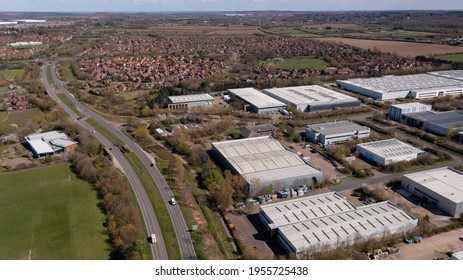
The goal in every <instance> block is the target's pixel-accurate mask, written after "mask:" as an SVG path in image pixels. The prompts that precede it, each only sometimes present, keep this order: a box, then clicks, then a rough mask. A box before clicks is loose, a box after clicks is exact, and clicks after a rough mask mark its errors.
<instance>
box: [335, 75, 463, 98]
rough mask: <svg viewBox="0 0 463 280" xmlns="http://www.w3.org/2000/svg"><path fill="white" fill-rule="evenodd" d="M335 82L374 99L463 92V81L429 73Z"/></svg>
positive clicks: (346, 88)
mask: <svg viewBox="0 0 463 280" xmlns="http://www.w3.org/2000/svg"><path fill="white" fill-rule="evenodd" d="M336 84H337V85H338V86H339V87H340V88H342V89H345V90H348V91H352V92H355V93H359V94H362V95H366V96H369V97H372V98H374V99H376V100H388V99H397V98H406V97H410V98H415V99H420V98H431V97H438V96H446V95H459V94H461V93H463V81H460V80H456V79H450V78H445V77H442V76H437V75H430V74H416V75H406V76H393V75H391V76H384V77H380V78H358V79H350V80H346V81H340V80H339V81H336Z"/></svg>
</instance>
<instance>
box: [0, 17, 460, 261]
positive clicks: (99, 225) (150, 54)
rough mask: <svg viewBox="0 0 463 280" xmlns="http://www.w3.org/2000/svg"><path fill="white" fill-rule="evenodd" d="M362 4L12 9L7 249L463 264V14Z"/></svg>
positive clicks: (5, 88)
mask: <svg viewBox="0 0 463 280" xmlns="http://www.w3.org/2000/svg"><path fill="white" fill-rule="evenodd" d="M352 13H354V14H355V16H352V15H351V14H349V17H344V16H343V13H341V12H340V13H321V14H318V13H307V14H305V13H302V12H301V13H292V12H284V13H282V14H281V15H284V17H282V16H281V15H280V14H275V13H274V12H259V13H257V12H256V13H247V12H246V13H243V14H242V15H240V16H233V15H231V14H226V15H225V14H223V13H206V14H203V13H191V14H190V13H186V14H184V15H183V14H181V15H178V14H169V13H166V14H162V16H161V14H160V15H159V17H150V16H149V14H137V13H134V14H130V15H124V14H111V13H108V14H95V15H93V16H92V17H91V18H89V15H87V14H72V15H71V14H69V15H66V16H59V14H57V15H53V14H40V13H26V14H24V15H22V16H24V18H32V19H24V20H18V19H15V18H17V14H14V17H13V15H11V14H9V13H0V20H2V22H0V44H1V46H0V97H1V101H2V106H1V109H0V193H2V194H0V204H1V205H6V207H5V209H8V210H7V213H6V215H4V217H2V218H0V224H1V225H4V226H2V228H3V229H2V230H0V236H2V238H0V259H156V260H165V259H189V260H192V259H228V260H232V259H233V260H234V259H281V260H284V259H333V258H339V259H388V260H402V259H461V258H462V255H461V252H459V251H463V242H462V240H463V70H461V69H463V65H462V63H461V55H462V54H463V48H462V47H461V40H462V38H463V29H462V28H461V26H463V21H462V20H461V19H462V18H463V13H462V12H455V13H456V14H457V16H455V17H454V15H453V14H452V13H450V14H447V13H446V12H442V13H443V14H442V15H441V14H439V15H437V14H433V13H432V11H419V12H418V11H407V12H398V13H397V14H394V17H396V21H395V23H394V24H392V23H390V22H389V21H387V20H386V19H385V17H384V14H382V13H379V12H352ZM384 13H385V14H387V12H384ZM449 17H450V19H449ZM346 18H350V19H351V20H350V21H349V22H345V21H346ZM410 18H411V19H410ZM416 18H420V19H421V20H416ZM429 18H432V19H433V20H432V21H430V22H429V23H427V21H426V19H429ZM122 23H123V24H122ZM141 23H143V24H141ZM373 23H374V24H373ZM391 24H392V25H391ZM116 25H117V27H116ZM295 26H297V27H295ZM416 26H420V29H419V30H420V31H416V30H418V29H417V28H416ZM449 26H451V27H449ZM423 30H425V31H426V32H425V31H423ZM403 33H406V34H407V36H406V37H404V36H405V35H404V34H403ZM340 34H344V35H346V36H347V37H345V38H350V39H352V40H358V41H362V42H363V41H371V42H373V43H375V44H376V43H377V42H378V40H384V38H382V37H381V36H385V35H384V34H389V35H388V36H390V38H388V40H389V41H391V42H400V43H401V44H409V43H410V44H412V42H413V44H415V45H424V46H425V47H426V48H430V49H431V48H434V47H435V49H437V50H444V49H445V51H442V52H443V53H437V52H436V53H434V52H433V53H429V54H426V55H424V54H422V53H417V54H414V55H410V54H408V53H405V52H404V53H401V52H396V51H384V50H382V49H378V48H376V47H375V48H373V47H371V48H370V47H367V48H362V47H358V46H355V45H349V44H348V43H339V42H336V43H335V40H341V39H343V38H344V37H340V36H341V35H340ZM359 34H360V35H361V36H360V35H359ZM430 34H431V35H430ZM344 35H343V36H344ZM357 36H360V37H359V38H357ZM366 37H368V38H366ZM341 41H342V40H341ZM346 42H347V41H346ZM377 44H380V43H377ZM415 45H413V48H414V46H415ZM433 51H434V49H433ZM12 189H14V191H12ZM29 200H30V201H29ZM31 201H33V202H34V203H32V202H31ZM25 205H31V207H30V209H29V208H27V209H24V208H26V206H25ZM2 216H3V215H2ZM14 217H19V218H18V219H20V223H21V225H19V224H18V222H17V220H15V219H14ZM39 217H41V218H39ZM43 217H46V218H43ZM50 223H53V226H52V227H51V226H50ZM23 225H30V226H23ZM443 234H446V235H445V237H443V236H444V235H443ZM50 236H53V238H56V240H54V241H53V242H55V243H56V244H55V243H53V245H50V244H51V243H50V242H51V241H50V238H51V237H50ZM433 238H437V239H445V240H446V241H445V242H446V244H447V247H446V246H443V245H438V243H437V242H436V243H433V242H432V241H430V240H433ZM78 239H83V241H80V240H78ZM31 240H32V241H31ZM31 244H33V246H32V245H31ZM439 244H440V243H439ZM81 246H82V248H81ZM424 246H428V247H425V248H426V249H422V250H416V251H414V250H415V249H414V248H418V247H420V248H423V247H424ZM76 248H79V250H76ZM82 251H85V252H87V253H85V254H83V253H82Z"/></svg>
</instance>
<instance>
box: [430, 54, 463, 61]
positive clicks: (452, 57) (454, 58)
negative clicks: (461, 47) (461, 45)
mask: <svg viewBox="0 0 463 280" xmlns="http://www.w3.org/2000/svg"><path fill="white" fill-rule="evenodd" d="M435 58H439V59H444V60H448V61H455V62H463V53H458V54H447V55H439V56H436V57H435Z"/></svg>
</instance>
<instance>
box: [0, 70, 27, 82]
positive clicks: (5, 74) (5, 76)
mask: <svg viewBox="0 0 463 280" xmlns="http://www.w3.org/2000/svg"><path fill="white" fill-rule="evenodd" d="M23 76H24V70H23V69H11V70H0V79H2V80H7V81H9V80H13V79H14V80H22V79H23Z"/></svg>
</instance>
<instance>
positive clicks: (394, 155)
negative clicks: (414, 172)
mask: <svg viewBox="0 0 463 280" xmlns="http://www.w3.org/2000/svg"><path fill="white" fill-rule="evenodd" d="M356 151H357V152H358V153H359V154H360V155H361V156H362V157H363V158H365V159H366V160H368V161H370V162H373V163H375V164H378V165H382V166H384V165H389V164H392V163H396V162H401V161H410V160H414V159H418V158H420V157H423V156H425V155H426V152H425V151H422V150H420V149H417V148H415V147H413V146H411V145H408V144H405V143H403V142H401V141H399V140H397V139H387V140H382V141H376V142H370V143H362V144H357V146H356Z"/></svg>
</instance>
